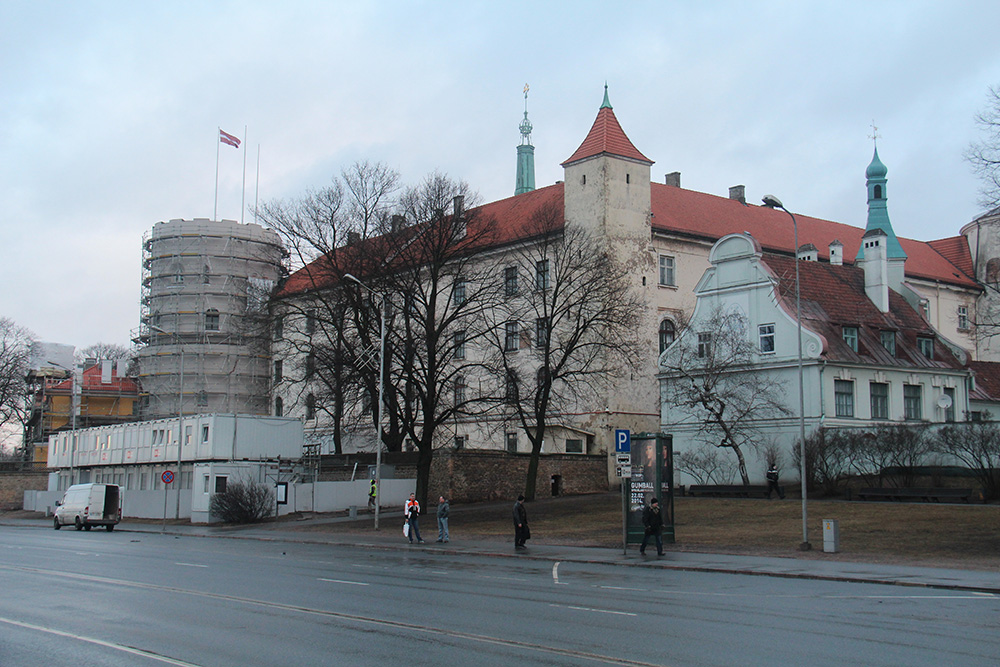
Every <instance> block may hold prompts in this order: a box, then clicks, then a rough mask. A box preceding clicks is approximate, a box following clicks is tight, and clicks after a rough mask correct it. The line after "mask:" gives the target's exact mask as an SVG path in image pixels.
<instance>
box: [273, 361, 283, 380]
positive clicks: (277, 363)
mask: <svg viewBox="0 0 1000 667" xmlns="http://www.w3.org/2000/svg"><path fill="white" fill-rule="evenodd" d="M281 370H282V369H281V360H280V359H279V360H278V361H275V362H274V383H275V384H278V383H279V382H281V378H282V372H281Z"/></svg>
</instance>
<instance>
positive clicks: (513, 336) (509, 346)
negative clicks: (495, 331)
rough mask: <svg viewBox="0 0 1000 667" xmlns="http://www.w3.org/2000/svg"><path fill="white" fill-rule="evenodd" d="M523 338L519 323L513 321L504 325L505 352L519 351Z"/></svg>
mask: <svg viewBox="0 0 1000 667" xmlns="http://www.w3.org/2000/svg"><path fill="white" fill-rule="evenodd" d="M520 341H521V336H520V332H519V328H518V325H517V322H515V321H513V320H511V321H510V322H507V323H506V324H505V325H504V340H503V349H504V351H505V352H514V351H516V350H517V349H518V346H519V343H520Z"/></svg>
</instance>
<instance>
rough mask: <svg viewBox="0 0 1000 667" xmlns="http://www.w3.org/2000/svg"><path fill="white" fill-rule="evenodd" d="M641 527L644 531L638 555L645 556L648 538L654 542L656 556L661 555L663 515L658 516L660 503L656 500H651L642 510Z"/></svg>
mask: <svg viewBox="0 0 1000 667" xmlns="http://www.w3.org/2000/svg"><path fill="white" fill-rule="evenodd" d="M642 526H643V528H645V529H646V531H645V534H644V535H643V536H642V544H641V545H640V546H639V553H641V554H643V555H645V554H646V544H648V543H649V538H650V536H652V537H653V539H654V541H655V542H656V555H657V556H662V555H663V537H662V536H663V515H662V514H660V503H659V501H658V500H657V499H656V498H652V499H651V500H650V501H649V504H648V505H646V506H645V507H643V508H642Z"/></svg>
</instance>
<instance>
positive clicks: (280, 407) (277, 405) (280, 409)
mask: <svg viewBox="0 0 1000 667" xmlns="http://www.w3.org/2000/svg"><path fill="white" fill-rule="evenodd" d="M284 411H285V402H284V401H283V400H281V397H280V396H279V397H278V398H276V399H274V416H275V417H281V416H282V413H284Z"/></svg>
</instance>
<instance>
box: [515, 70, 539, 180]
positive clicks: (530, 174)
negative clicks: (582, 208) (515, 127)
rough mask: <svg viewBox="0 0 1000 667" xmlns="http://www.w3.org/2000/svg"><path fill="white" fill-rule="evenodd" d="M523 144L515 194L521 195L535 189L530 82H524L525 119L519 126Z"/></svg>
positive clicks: (519, 150) (519, 148)
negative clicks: (529, 104)
mask: <svg viewBox="0 0 1000 667" xmlns="http://www.w3.org/2000/svg"><path fill="white" fill-rule="evenodd" d="M519 129H520V130H521V145H520V146H518V147H517V176H516V178H515V182H514V194H515V195H519V194H523V193H525V192H531V191H532V190H534V189H535V147H534V146H532V145H531V130H532V127H531V121H529V120H528V84H524V120H522V121H521V125H520V126H519Z"/></svg>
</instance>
